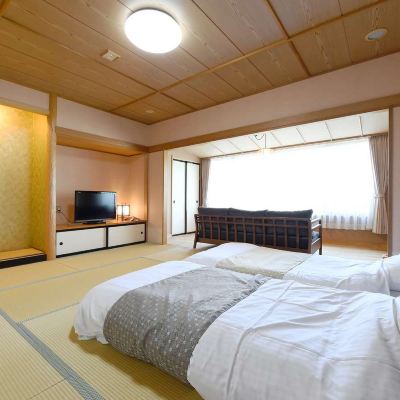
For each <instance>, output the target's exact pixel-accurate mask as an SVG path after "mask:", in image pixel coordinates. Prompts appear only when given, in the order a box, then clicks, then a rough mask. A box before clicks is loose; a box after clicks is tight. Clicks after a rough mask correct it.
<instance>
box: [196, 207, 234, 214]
mask: <svg viewBox="0 0 400 400" xmlns="http://www.w3.org/2000/svg"><path fill="white" fill-rule="evenodd" d="M228 210H229V208H212V207H199V215H228Z"/></svg>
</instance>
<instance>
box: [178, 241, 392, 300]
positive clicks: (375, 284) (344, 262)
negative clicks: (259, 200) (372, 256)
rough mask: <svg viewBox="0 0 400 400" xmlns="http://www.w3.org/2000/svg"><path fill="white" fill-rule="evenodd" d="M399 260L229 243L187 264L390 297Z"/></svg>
mask: <svg viewBox="0 0 400 400" xmlns="http://www.w3.org/2000/svg"><path fill="white" fill-rule="evenodd" d="M396 257H397V259H396ZM398 257H399V256H395V257H389V258H387V259H382V260H378V261H375V262H365V261H360V260H350V259H344V258H340V257H330V256H324V255H321V256H320V255H310V254H304V253H296V252H290V251H282V250H276V249H270V248H266V247H259V246H255V245H253V244H247V243H226V244H223V245H220V246H218V247H215V248H212V249H210V250H206V251H203V252H199V253H197V254H194V255H192V256H190V257H188V258H187V259H186V261H190V262H194V263H198V264H205V265H207V266H210V267H211V266H213V267H220V268H227V269H231V270H234V271H238V272H245V273H250V274H258V273H259V274H265V275H268V276H272V277H276V276H275V275H276V274H278V273H282V275H283V279H286V280H295V281H297V282H302V283H307V284H314V285H321V286H330V287H335V288H340V289H347V290H363V291H369V292H376V293H385V294H390V291H391V290H399V289H400V260H399V259H398ZM393 260H396V262H393ZM391 261H392V262H391Z"/></svg>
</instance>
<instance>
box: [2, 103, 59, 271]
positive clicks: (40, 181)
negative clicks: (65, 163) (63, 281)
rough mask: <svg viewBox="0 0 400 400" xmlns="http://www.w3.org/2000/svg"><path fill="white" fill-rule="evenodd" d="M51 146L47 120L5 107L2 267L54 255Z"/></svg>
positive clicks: (33, 114)
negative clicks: (50, 240) (50, 241)
mask: <svg viewBox="0 0 400 400" xmlns="http://www.w3.org/2000/svg"><path fill="white" fill-rule="evenodd" d="M51 146H52V141H51V129H50V125H49V122H48V117H47V116H45V115H41V114H36V113H34V112H29V111H25V110H22V109H17V108H13V107H9V106H4V105H0V165H1V167H0V182H1V190H0V227H1V229H0V267H4V266H12V265H18V264H24V263H28V262H32V261H39V260H43V259H45V258H46V253H48V252H49V250H48V249H49V248H50V245H49V237H50V232H49V230H50V229H51V221H50V215H51V213H50V212H49V210H50V208H51V207H50V201H51V194H50V192H51V186H52V185H51V168H52V162H51V154H52V150H51Z"/></svg>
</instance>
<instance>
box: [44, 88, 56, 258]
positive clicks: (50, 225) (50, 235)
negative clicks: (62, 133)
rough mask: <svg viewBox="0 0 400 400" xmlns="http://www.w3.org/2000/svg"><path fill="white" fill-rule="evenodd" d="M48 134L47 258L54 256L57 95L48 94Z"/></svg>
mask: <svg viewBox="0 0 400 400" xmlns="http://www.w3.org/2000/svg"><path fill="white" fill-rule="evenodd" d="M47 121H48V136H49V138H48V139H49V149H48V150H49V151H48V185H47V190H48V192H47V199H48V200H47V201H48V206H47V230H48V231H47V240H46V254H47V259H48V260H53V259H55V258H56V201H57V200H56V121H57V96H56V95H54V94H50V97H49V116H48V117H47Z"/></svg>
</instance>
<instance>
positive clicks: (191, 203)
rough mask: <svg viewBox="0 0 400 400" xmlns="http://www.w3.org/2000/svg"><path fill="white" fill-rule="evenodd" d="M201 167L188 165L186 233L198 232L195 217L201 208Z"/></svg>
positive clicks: (192, 164)
mask: <svg viewBox="0 0 400 400" xmlns="http://www.w3.org/2000/svg"><path fill="white" fill-rule="evenodd" d="M199 187H200V165H199V164H194V163H191V162H188V163H186V233H191V232H194V231H195V230H196V224H195V223H194V215H195V214H197V209H198V207H199Z"/></svg>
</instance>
